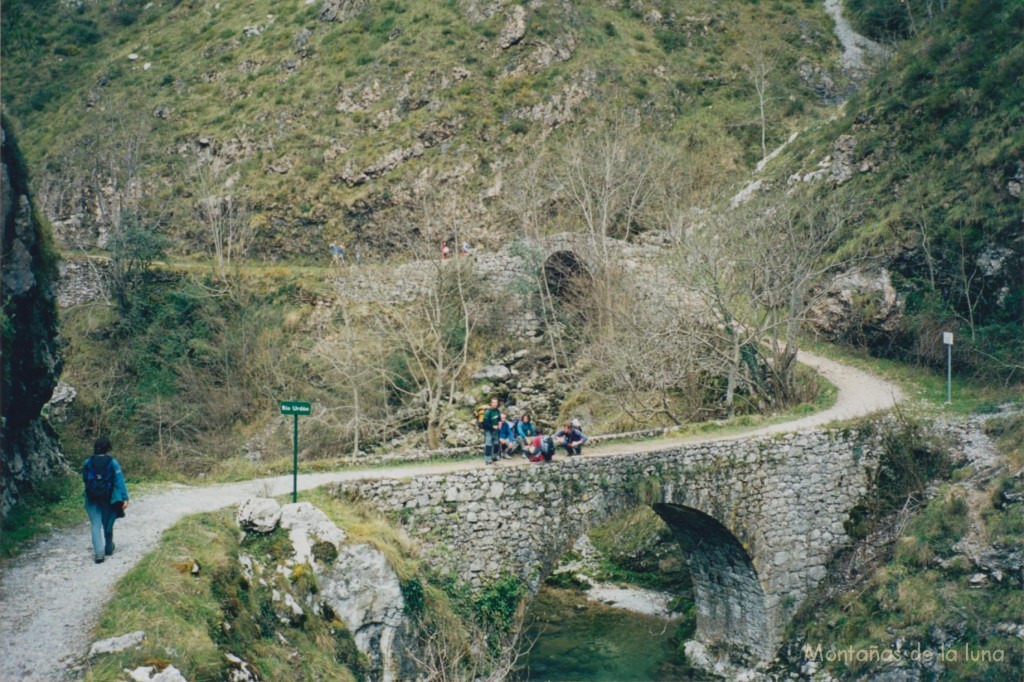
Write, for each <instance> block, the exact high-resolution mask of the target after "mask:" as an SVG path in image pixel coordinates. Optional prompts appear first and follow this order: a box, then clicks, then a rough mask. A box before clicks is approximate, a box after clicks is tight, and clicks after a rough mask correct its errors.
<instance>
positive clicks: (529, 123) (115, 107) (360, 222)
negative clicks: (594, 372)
mask: <svg viewBox="0 0 1024 682" xmlns="http://www.w3.org/2000/svg"><path fill="white" fill-rule="evenodd" d="M3 30H4V41H3V42H4V48H3V49H4V61H5V74H4V78H5V88H4V95H3V101H4V106H5V108H6V109H7V110H9V111H10V112H11V113H12V114H14V115H15V116H16V117H17V119H18V120H19V121H20V123H21V126H22V127H23V129H24V133H23V134H24V135H25V147H26V149H28V150H30V151H29V152H28V153H29V156H30V161H31V163H32V165H33V166H34V167H35V168H36V169H37V171H38V174H39V178H40V180H39V187H40V190H39V191H40V194H41V195H42V196H43V197H44V200H45V203H46V208H47V212H48V213H49V214H50V216H51V218H53V219H54V221H55V224H56V226H57V230H58V234H59V236H61V237H62V238H63V239H64V241H65V243H67V244H93V243H95V242H96V240H97V238H98V239H99V241H100V243H101V244H104V243H105V239H106V234H107V231H108V229H109V226H110V225H116V224H117V223H118V221H119V220H120V213H121V212H122V211H124V210H129V209H130V210H132V211H140V212H142V213H143V214H144V215H145V219H146V221H147V222H150V223H156V224H158V225H159V229H160V230H161V231H163V232H165V233H167V234H170V235H172V236H174V237H176V238H177V240H176V242H175V248H176V249H178V250H181V251H184V252H190V253H202V252H204V251H207V250H212V245H211V244H210V238H209V235H208V230H207V227H208V226H207V225H205V224H204V221H203V219H202V217H201V215H200V205H201V204H202V203H203V202H204V201H206V202H209V201H211V197H215V198H216V200H217V201H222V200H227V199H226V198H227V197H231V201H232V202H235V204H237V205H239V206H240V207H242V208H243V209H244V212H245V216H246V221H247V222H248V223H250V225H251V229H252V231H253V232H254V233H255V235H254V237H253V239H252V240H251V243H252V253H253V254H258V255H260V256H261V257H266V258H274V259H279V258H286V257H294V256H296V255H304V256H310V255H315V256H318V257H320V258H322V259H325V258H326V248H325V247H326V244H327V242H328V241H332V240H335V239H340V240H343V241H353V240H358V241H359V242H360V243H361V244H362V245H363V246H364V247H365V248H367V249H368V250H371V249H375V248H376V249H381V250H387V249H389V248H392V247H394V246H396V245H404V244H405V243H406V241H407V240H408V238H409V234H410V228H414V227H415V223H416V221H417V220H418V216H416V215H415V213H416V210H415V204H416V201H417V199H418V198H419V197H420V196H421V195H424V194H431V193H434V192H436V191H437V190H439V189H441V190H443V189H444V188H449V189H450V190H452V191H453V192H454V193H458V194H461V195H465V196H474V195H477V194H478V193H480V192H482V191H483V190H485V189H486V190H489V194H488V196H491V197H496V196H498V195H500V192H501V189H502V186H503V185H504V186H505V187H506V188H507V187H508V184H509V182H510V180H511V179H512V178H513V176H515V175H516V174H517V173H518V172H519V169H520V167H521V166H522V165H523V164H524V163H525V162H527V161H529V160H530V159H531V158H533V157H534V156H535V155H536V153H537V151H538V149H542V148H544V146H545V145H547V144H548V142H549V141H552V140H557V138H558V137H559V135H558V130H560V129H561V128H564V127H566V126H568V127H570V128H571V127H573V126H576V125H581V124H582V125H586V124H588V122H591V121H594V120H596V119H597V118H600V117H603V116H609V115H611V112H613V111H618V112H622V115H623V117H624V118H627V119H633V120H636V121H643V123H644V127H645V128H646V129H647V130H649V131H651V134H653V135H654V136H655V137H656V138H657V139H658V140H659V141H663V142H665V143H667V144H669V145H671V147H673V148H674V149H677V150H678V151H679V152H680V154H683V155H685V158H686V159H688V160H689V163H688V164H687V166H688V167H687V169H686V174H687V176H688V177H692V178H693V179H694V180H693V181H694V182H696V185H697V189H700V190H702V191H705V192H706V191H708V190H710V189H711V188H712V185H718V184H719V183H720V182H721V181H723V180H728V179H729V178H732V177H734V176H736V175H737V174H738V173H743V172H744V171H745V170H746V169H748V168H749V167H750V166H751V165H752V164H753V163H754V162H756V161H757V160H758V159H760V158H761V156H762V151H763V148H762V144H761V134H762V125H761V123H762V118H761V116H760V113H759V107H758V88H757V81H758V78H760V81H761V82H762V85H764V86H766V88H767V89H765V90H763V91H762V94H763V95H764V97H765V102H766V103H767V106H766V108H765V116H764V123H765V126H764V132H765V138H766V144H767V148H768V149H770V148H772V147H773V146H774V145H775V144H777V143H779V142H780V141H782V140H784V139H785V138H786V137H787V136H788V135H789V134H790V133H791V132H792V131H793V130H796V129H798V128H801V127H802V126H804V125H805V124H806V123H807V122H808V121H810V120H814V119H815V118H817V117H818V116H819V115H820V113H821V112H822V111H823V110H824V109H825V107H826V105H827V103H828V102H829V101H832V100H834V99H835V98H836V96H837V94H838V93H839V92H840V91H841V87H842V86H841V83H842V80H843V79H842V77H841V76H840V74H839V73H838V72H837V62H836V42H835V39H834V37H833V36H832V33H831V24H830V21H829V20H828V19H827V17H826V16H825V14H824V12H823V10H822V8H821V6H820V3H818V2H812V1H811V0H772V1H770V2H762V3H758V2H749V1H746V0H730V1H728V2H710V1H708V0H685V1H659V2H649V3H640V2H635V3H607V2H599V1H597V0H594V1H592V2H589V1H588V2H582V3H567V2H555V1H553V0H552V1H550V2H536V3H517V2H493V3H484V2H477V1H476V0H465V1H463V2H456V1H454V0H450V1H448V2H428V1H425V0H392V1H389V2H359V1H355V0H325V1H324V2H316V3H312V4H310V3H301V2H288V3H278V2H270V1H269V0H257V1H255V2H241V1H240V0H224V1H223V2H218V3H213V2H201V1H198V0H196V1H192V2H180V3H179V2H157V3H145V2H143V1H142V0H125V1H123V2H106V1H97V2H81V3H64V2H60V1H59V0H47V1H44V2H26V1H24V0H12V1H11V2H10V3H6V5H5V12H4V16H3ZM762 69H764V71H763V72H762ZM757 74H761V76H760V77H758V76H757ZM613 117H614V118H618V115H613ZM553 132H554V133H555V134H554V136H553V137H552V133H553ZM502 203H503V202H501V201H489V202H487V203H486V204H485V205H482V206H480V207H477V208H476V209H475V210H474V211H471V212H469V213H468V215H469V216H471V217H472V219H471V220H468V221H467V222H469V223H470V224H471V225H472V227H471V228H470V227H467V231H468V233H469V236H471V237H472V238H473V240H474V241H476V240H482V241H483V242H485V243H488V242H489V243H492V244H493V243H495V242H496V241H497V240H498V235H500V234H506V235H507V234H508V233H507V230H506V229H504V228H503V227H502V226H504V225H505V224H506V221H507V219H506V218H505V217H504V215H503V210H502V209H503V206H502ZM513 226H514V224H513ZM413 231H414V230H413Z"/></svg>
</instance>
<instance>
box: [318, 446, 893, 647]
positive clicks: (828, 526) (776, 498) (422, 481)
mask: <svg viewBox="0 0 1024 682" xmlns="http://www.w3.org/2000/svg"><path fill="white" fill-rule="evenodd" d="M862 440H863V439H860V438H859V437H858V435H857V434H856V433H855V432H841V431H826V432H819V431H811V432H804V433H798V434H790V435H787V436H782V437H777V438H770V439H760V440H741V441H730V442H722V443H711V444H695V445H692V446H683V447H677V448H672V449H667V450H662V451H656V452H649V453H642V454H630V455H620V456H607V457H601V458H592V459H588V458H586V457H583V458H578V459H573V460H565V459H562V460H561V461H559V460H556V461H555V462H553V463H552V464H548V465H531V466H517V467H508V468H501V467H496V468H490V469H486V470H474V471H468V472H461V473H457V474H448V475H444V476H434V477H421V478H418V479H415V480H406V481H365V482H354V483H345V484H340V485H339V486H337V488H336V492H337V493H339V494H347V495H352V496H355V497H358V498H361V499H364V500H366V501H369V502H370V503H371V504H373V505H374V506H375V507H377V508H378V509H381V510H382V511H385V512H390V513H394V514H395V515H397V518H398V519H399V520H400V521H401V523H402V524H403V525H404V526H405V527H406V528H407V529H408V530H409V532H410V533H411V534H413V535H414V536H416V537H419V538H423V539H424V553H425V556H426V558H427V560H428V561H430V562H432V563H433V564H434V565H435V566H436V567H437V568H439V569H441V570H443V571H449V572H452V573H454V574H457V575H459V576H461V577H462V578H463V579H465V580H467V581H469V582H470V583H471V584H472V585H473V586H474V587H476V588H479V587H481V586H483V585H485V584H487V583H489V582H491V581H493V580H494V579H496V578H498V577H499V576H501V575H502V574H512V575H515V576H518V577H520V578H522V579H523V580H525V581H526V582H527V583H528V584H529V586H530V588H531V589H532V590H537V589H538V588H539V586H540V583H541V581H542V580H543V578H544V577H545V576H546V575H547V574H548V573H549V571H550V570H551V569H552V567H553V566H554V564H555V563H556V562H557V560H558V559H559V557H560V556H561V555H562V554H563V553H564V552H565V551H566V550H567V549H568V548H569V547H570V546H571V544H572V542H573V541H574V540H575V539H576V538H577V537H579V536H580V535H581V534H582V533H584V532H585V531H586V530H588V529H589V528H592V527H594V526H596V525H599V524H600V523H601V522H602V521H604V520H605V519H607V518H608V517H610V516H611V515H613V514H615V513H616V512H619V511H622V510H625V509H628V508H630V507H633V506H636V505H638V504H657V503H662V504H664V505H670V506H673V507H677V508H682V509H692V510H696V511H697V512H700V513H701V514H703V515H706V516H707V517H710V518H711V519H714V521H716V522H717V523H718V524H720V525H721V526H722V527H724V528H725V529H727V530H728V532H730V533H731V534H732V535H733V536H734V537H735V539H736V541H737V542H738V543H739V545H740V546H742V548H743V549H744V550H745V551H746V552H747V554H748V555H749V558H750V564H751V565H752V567H753V569H754V571H755V572H756V578H757V580H758V582H759V584H760V586H761V588H762V590H763V593H764V601H765V603H764V607H765V608H766V610H767V627H768V630H769V632H766V633H763V635H762V640H763V642H762V643H761V644H760V645H757V643H753V642H752V643H751V645H752V647H753V650H754V651H755V653H756V654H758V655H763V654H764V653H765V652H766V651H767V650H768V649H772V650H774V647H775V644H776V643H777V642H778V641H779V639H780V638H781V634H782V631H783V629H784V628H785V625H786V623H787V622H788V620H789V618H790V616H791V615H792V613H793V612H794V611H795V610H796V609H797V608H798V607H799V605H800V603H801V602H802V601H803V599H804V598H805V597H806V596H807V594H808V593H809V592H810V590H811V589H812V588H813V587H814V586H815V585H816V584H817V583H818V581H819V580H821V578H823V577H824V575H825V564H826V562H827V561H828V559H829V557H830V556H831V555H832V553H833V552H834V551H835V550H836V549H838V548H839V547H841V546H843V545H845V544H846V543H847V542H848V540H849V538H848V537H847V535H846V532H845V530H844V527H843V524H844V522H845V521H846V520H847V519H848V518H849V510H850V509H851V508H852V507H853V506H854V505H855V504H856V502H857V500H858V499H859V498H860V497H861V496H862V495H863V494H864V493H865V492H866V489H867V484H868V477H869V471H870V470H871V469H873V468H874V467H875V466H876V465H877V452H876V448H875V446H874V445H873V443H871V442H861V441H862ZM709 525H710V524H709ZM708 539H709V540H711V539H712V538H708ZM723 556H725V554H723ZM723 570H728V569H727V568H723ZM695 587H696V588H697V590H696V591H697V592H698V593H700V592H701V591H702V590H703V592H704V593H705V594H706V595H708V596H709V598H711V599H724V600H726V601H727V602H728V600H729V599H731V598H733V597H735V595H726V594H718V593H716V589H719V591H721V588H716V587H715V586H714V585H703V586H695ZM726 605H727V606H728V604H726ZM734 606H736V604H734ZM738 606H739V607H743V606H744V605H743V604H742V603H741V604H738ZM705 607H706V608H712V607H713V605H709V604H705ZM700 610H701V604H699V603H698V619H699V618H700ZM702 632H703V634H704V636H705V638H706V639H708V640H715V638H716V632H715V631H714V629H713V628H712V629H711V630H709V629H708V628H703V630H702ZM718 634H720V635H721V636H722V640H723V641H726V640H728V639H729V638H728V637H727V636H726V635H727V633H718Z"/></svg>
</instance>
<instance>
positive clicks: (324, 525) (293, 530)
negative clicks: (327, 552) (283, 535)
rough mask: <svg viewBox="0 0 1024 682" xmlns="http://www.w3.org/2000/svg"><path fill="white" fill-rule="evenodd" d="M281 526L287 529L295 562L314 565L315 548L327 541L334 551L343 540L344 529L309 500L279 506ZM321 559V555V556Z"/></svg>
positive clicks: (334, 551)
mask: <svg viewBox="0 0 1024 682" xmlns="http://www.w3.org/2000/svg"><path fill="white" fill-rule="evenodd" d="M281 527H282V528H284V529H286V530H287V531H288V537H289V539H291V541H292V549H293V550H294V551H295V563H299V564H302V563H308V564H310V565H313V566H315V565H316V562H315V561H314V558H316V557H315V554H317V553H318V552H315V548H316V546H317V545H318V544H320V543H327V544H329V545H330V546H331V547H332V548H333V552H332V554H333V553H336V552H337V551H338V549H339V548H340V547H341V543H343V542H345V531H343V530H341V529H340V528H338V527H337V526H336V525H334V522H332V521H331V520H330V519H329V518H327V515H326V514H324V513H323V512H322V511H320V510H319V509H317V508H316V507H314V506H313V505H311V504H310V503H309V502H297V503H295V504H286V505H285V506H284V507H282V508H281ZM321 559H322V557H321Z"/></svg>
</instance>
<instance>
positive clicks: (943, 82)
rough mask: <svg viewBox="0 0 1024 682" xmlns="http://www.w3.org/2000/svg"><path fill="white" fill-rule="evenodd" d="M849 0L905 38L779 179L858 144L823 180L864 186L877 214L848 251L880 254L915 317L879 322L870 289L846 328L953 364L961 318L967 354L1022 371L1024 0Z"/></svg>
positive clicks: (1003, 370)
mask: <svg viewBox="0 0 1024 682" xmlns="http://www.w3.org/2000/svg"><path fill="white" fill-rule="evenodd" d="M849 7H850V8H852V9H853V10H854V17H855V18H859V20H860V23H861V24H862V25H863V26H865V27H867V28H869V29H870V30H871V33H872V34H873V35H874V36H875V37H878V38H884V37H885V36H886V34H887V33H888V34H889V35H897V36H899V37H904V38H905V40H904V41H903V42H901V43H899V45H898V50H897V51H896V52H895V53H894V55H893V56H892V58H891V59H890V60H889V61H888V63H886V64H885V65H884V66H883V67H882V68H880V69H879V70H878V72H877V73H876V74H875V75H874V76H873V77H872V78H871V79H870V80H869V81H868V82H867V83H866V84H865V85H864V87H862V88H861V89H860V90H858V91H857V93H856V94H855V95H854V96H853V97H852V98H851V100H850V101H849V102H848V103H847V104H846V106H845V109H844V111H843V115H842V116H840V117H839V118H838V119H837V120H835V121H834V122H831V123H829V124H828V125H825V126H822V127H820V128H817V129H814V130H812V131H809V132H808V134H806V135H802V136H801V137H800V139H798V140H797V141H796V142H794V144H792V145H791V146H790V147H788V148H787V150H786V151H785V153H784V154H783V155H782V156H781V157H780V159H779V160H778V162H777V165H775V166H773V167H772V169H771V170H770V171H769V172H770V173H771V174H773V177H774V178H775V181H774V182H775V184H776V186H778V187H785V186H787V185H789V186H792V185H793V184H794V183H796V182H800V180H801V179H802V180H803V181H804V182H807V181H809V180H810V179H811V178H810V177H809V176H812V177H813V173H814V171H816V170H817V169H818V167H817V164H818V163H819V161H821V160H822V159H823V158H824V157H826V156H832V157H840V156H842V157H843V158H844V163H845V164H846V168H848V169H849V171H848V173H846V174H842V175H840V176H839V177H838V178H834V180H833V182H829V183H825V184H827V185H828V186H827V187H823V188H821V190H820V191H821V192H822V193H836V194H848V195H850V196H853V197H858V198H859V200H860V202H861V204H862V206H863V207H864V214H863V215H862V216H861V217H860V220H859V221H858V225H857V227H856V229H855V230H853V231H851V233H850V239H849V240H848V242H847V245H846V247H845V248H846V251H847V252H862V253H864V252H872V253H877V254H879V255H880V257H881V260H880V264H881V265H883V266H885V267H888V268H890V270H891V272H892V276H893V282H894V285H895V287H896V289H897V291H898V292H899V294H900V295H901V296H902V297H903V299H904V302H905V308H904V315H903V319H902V321H901V323H900V324H898V325H894V326H890V327H888V328H880V327H879V326H878V325H872V324H871V323H870V318H871V309H872V307H873V306H877V305H878V300H877V299H876V298H873V297H871V296H864V297H863V298H864V300H862V301H860V305H859V307H858V309H857V310H855V311H854V312H855V317H856V316H857V315H860V316H861V320H869V321H868V322H867V323H863V324H854V325H851V331H850V333H849V334H848V335H847V337H846V340H848V341H852V342H854V343H859V344H864V345H866V346H868V347H870V348H872V350H874V351H875V352H878V353H881V354H885V355H890V356H894V357H899V358H902V359H909V360H912V361H917V362H926V363H933V364H941V363H942V362H944V358H945V349H944V347H943V345H942V342H941V334H940V332H941V331H953V332H956V346H955V347H954V351H955V352H956V358H955V362H956V364H957V365H958V366H960V367H961V368H964V367H965V366H966V367H967V368H969V370H970V371H974V372H978V373H981V374H984V375H987V376H988V377H990V378H998V379H1000V380H1008V381H1010V382H1013V381H1019V380H1020V377H1021V370H1022V368H1024V340H1022V335H1021V333H1020V332H1021V329H1022V326H1024V199H1022V197H1021V188H1022V182H1024V104H1022V103H1024V5H1021V3H1019V2H1014V1H1010V0H1007V1H999V0H993V1H992V2H987V1H986V2H973V1H966V2H951V3H948V4H947V3H931V2H927V3H926V2H916V1H915V2H909V3H900V2H895V1H893V2H888V1H887V0H863V1H861V0H858V1H857V2H850V3H849ZM908 11H909V13H908ZM911 16H913V17H916V20H915V22H914V23H913V25H912V26H911V25H910V24H909V23H908V22H909V21H910V19H909V17H911ZM881 17H890V20H887V21H883V20H882V18H881ZM893 17H895V18H893ZM836 141H842V142H843V143H844V144H839V143H838V142H836ZM834 142H836V144H835V145H834V144H833V143H834ZM847 150H848V151H847Z"/></svg>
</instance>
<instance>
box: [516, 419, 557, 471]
mask: <svg viewBox="0 0 1024 682" xmlns="http://www.w3.org/2000/svg"><path fill="white" fill-rule="evenodd" d="M523 454H525V455H526V459H528V460H530V461H531V462H534V463H536V462H550V461H551V458H552V457H554V456H555V442H554V440H552V438H551V436H545V435H544V429H542V428H540V427H539V426H538V427H537V432H536V435H535V436H534V437H533V439H532V440H531V441H530V442H529V443H527V445H526V447H525V448H524V449H523Z"/></svg>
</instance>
